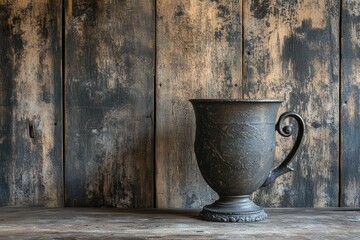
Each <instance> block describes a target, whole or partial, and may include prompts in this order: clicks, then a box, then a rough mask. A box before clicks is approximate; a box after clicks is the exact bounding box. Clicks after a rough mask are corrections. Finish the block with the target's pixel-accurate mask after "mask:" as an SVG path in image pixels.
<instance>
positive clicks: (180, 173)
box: [155, 0, 242, 208]
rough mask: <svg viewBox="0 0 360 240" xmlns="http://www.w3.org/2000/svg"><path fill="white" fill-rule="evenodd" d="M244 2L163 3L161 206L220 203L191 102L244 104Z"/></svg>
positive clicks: (159, 25) (158, 174) (192, 0)
mask: <svg viewBox="0 0 360 240" xmlns="http://www.w3.org/2000/svg"><path fill="white" fill-rule="evenodd" d="M241 6H242V3H241V0H230V1H221V0H212V1H197V0H187V1H181V0H174V1H166V0H158V1H157V66H156V150H155V151H156V190H157V191H156V206H157V207H160V208H166V207H200V206H203V205H204V204H206V203H209V202H211V201H213V200H214V199H215V198H217V196H216V193H215V192H213V191H212V190H211V189H210V188H209V187H208V185H207V184H206V183H205V181H204V180H203V178H202V176H201V174H200V171H199V169H198V166H197V163H196V159H195V155H194V150H193V141H194V134H195V116H194V111H193V109H192V106H191V104H190V102H189V101H188V99H190V98H239V97H241V75H242V37H241V35H242V27H241V18H242V17H241Z"/></svg>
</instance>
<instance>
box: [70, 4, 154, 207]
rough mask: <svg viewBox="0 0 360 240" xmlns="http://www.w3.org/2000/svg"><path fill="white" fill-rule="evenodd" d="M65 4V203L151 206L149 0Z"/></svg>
mask: <svg viewBox="0 0 360 240" xmlns="http://www.w3.org/2000/svg"><path fill="white" fill-rule="evenodd" d="M65 9H66V46H67V47H66V53H65V64H66V65H65V67H66V74H65V78H66V79H65V81H66V82H65V83H66V89H65V90H66V91H65V104H66V126H65V132H66V148H65V151H66V155H65V161H66V164H65V176H66V180H65V185H66V206H79V207H80V206H81V207H84V206H87V207H152V206H153V195H154V187H153V178H154V177H153V172H154V170H153V162H154V153H153V151H154V150H153V148H154V147H153V144H154V136H153V131H154V123H153V117H152V116H153V115H154V113H153V107H154V91H153V87H154V82H153V79H154V56H155V52H154V51H155V48H154V44H155V43H154V42H155V15H154V2H153V1H152V0H146V1H140V0H139V1H130V0H129V1H117V2H114V1H95V0H92V1H85V0H76V1H75V0H72V1H67V5H66V8H65Z"/></svg>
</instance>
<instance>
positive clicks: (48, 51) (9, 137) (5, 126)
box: [0, 0, 63, 207]
mask: <svg viewBox="0 0 360 240" xmlns="http://www.w3.org/2000/svg"><path fill="white" fill-rule="evenodd" d="M60 3H61V1H52V0H39V1H0V27H1V29H0V206H14V205H17V206H18V205H21V206H52V207H56V206H57V207H59V206H63V183H62V129H63V126H62V107H61V106H62V83H61V81H62V80H61V24H62V23H61V4H60Z"/></svg>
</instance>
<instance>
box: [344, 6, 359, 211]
mask: <svg viewBox="0 0 360 240" xmlns="http://www.w3.org/2000/svg"><path fill="white" fill-rule="evenodd" d="M342 4H343V5H342V28H341V29H342V33H341V34H342V61H341V72H342V73H341V76H342V81H341V139H342V140H341V141H342V142H341V153H342V154H341V206H344V207H350V206H360V148H359V146H360V135H359V129H360V25H359V24H360V3H359V2H358V1H354V0H345V1H342Z"/></svg>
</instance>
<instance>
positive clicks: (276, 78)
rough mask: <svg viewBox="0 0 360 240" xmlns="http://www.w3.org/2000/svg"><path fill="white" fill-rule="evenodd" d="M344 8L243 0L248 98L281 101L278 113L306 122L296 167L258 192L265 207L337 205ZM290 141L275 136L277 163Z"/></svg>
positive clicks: (314, 3)
mask: <svg viewBox="0 0 360 240" xmlns="http://www.w3.org/2000/svg"><path fill="white" fill-rule="evenodd" d="M256 2H258V3H260V2H261V3H262V4H256ZM255 5H256V6H255ZM339 9H340V6H339V3H338V1H334V0H332V1H325V0H321V1H312V0H304V1H276V2H273V1H271V2H270V1H250V0H246V1H245V2H244V23H243V24H244V36H245V37H244V38H245V39H244V46H245V50H244V51H245V52H246V54H245V60H244V76H245V78H244V81H245V82H244V96H245V97H246V98H283V99H284V100H285V101H284V104H283V106H282V110H280V111H279V114H280V113H281V111H285V110H292V111H296V112H298V113H299V114H300V115H302V116H303V117H304V119H305V121H306V123H307V129H306V132H305V139H304V142H303V145H302V147H301V149H300V152H299V155H298V157H297V159H295V160H294V161H293V167H294V168H295V172H293V173H289V174H286V175H284V176H282V177H281V178H280V179H278V180H277V181H276V183H275V184H274V185H273V186H272V187H269V188H266V189H263V190H261V191H259V192H257V193H256V194H255V195H254V198H255V200H256V201H257V202H258V203H261V204H263V205H264V206H268V207H270V206H271V207H280V206H281V207H304V206H308V207H329V206H337V205H338V190H339V185H338V176H339V175H338V174H339V168H338V159H339V147H338V146H339V140H338V139H339V120H338V119H339V111H338V109H339V107H338V106H339V96H338V93H339V75H338V74H339V64H338V63H339V41H338V39H339ZM248 10H250V11H248ZM292 144H293V142H291V141H289V139H281V137H278V145H277V154H276V155H277V159H278V163H277V164H279V162H280V161H281V159H284V157H285V155H286V154H287V153H288V151H289V149H290V148H291V146H292Z"/></svg>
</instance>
